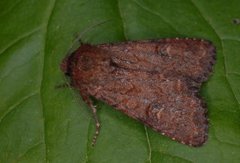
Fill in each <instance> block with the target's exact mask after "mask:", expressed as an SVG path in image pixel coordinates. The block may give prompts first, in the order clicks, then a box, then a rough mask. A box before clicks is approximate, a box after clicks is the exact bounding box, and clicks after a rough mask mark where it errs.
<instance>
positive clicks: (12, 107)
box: [0, 91, 38, 124]
mask: <svg viewBox="0 0 240 163" xmlns="http://www.w3.org/2000/svg"><path fill="white" fill-rule="evenodd" d="M37 93H38V92H37V91H35V92H33V93H31V94H28V95H27V96H25V97H23V98H22V99H20V100H19V101H18V102H16V103H15V104H13V105H12V106H10V107H9V109H8V110H7V111H6V112H5V113H4V114H3V115H2V117H0V124H1V123H2V121H3V119H4V118H5V117H7V115H8V114H10V113H11V112H12V111H14V110H15V109H16V108H17V107H18V106H19V105H21V104H23V103H24V102H25V101H27V100H28V99H30V98H31V97H33V96H35V95H36V94H37Z"/></svg>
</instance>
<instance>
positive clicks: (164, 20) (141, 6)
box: [133, 0, 179, 33]
mask: <svg viewBox="0 0 240 163" xmlns="http://www.w3.org/2000/svg"><path fill="white" fill-rule="evenodd" d="M133 2H134V3H135V4H137V5H138V6H139V7H140V8H142V9H143V10H145V11H147V12H148V13H150V14H152V15H156V16H158V17H159V18H160V19H161V20H162V21H163V22H164V23H166V24H168V25H169V26H170V27H171V29H172V30H173V31H174V32H176V33H179V32H178V31H177V29H176V28H175V27H174V26H173V25H172V24H171V23H170V22H169V21H168V20H167V19H165V18H164V17H163V16H162V15H160V14H159V13H157V12H154V11H152V10H150V9H149V8H147V7H145V6H143V5H142V4H140V3H139V2H137V1H136V0H133Z"/></svg>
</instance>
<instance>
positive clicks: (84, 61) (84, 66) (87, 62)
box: [79, 56, 93, 71]
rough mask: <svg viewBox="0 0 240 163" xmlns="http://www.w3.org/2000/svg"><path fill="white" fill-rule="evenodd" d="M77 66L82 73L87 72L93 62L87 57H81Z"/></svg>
mask: <svg viewBox="0 0 240 163" xmlns="http://www.w3.org/2000/svg"><path fill="white" fill-rule="evenodd" d="M79 65H81V67H82V69H83V70H84V71H88V70H90V69H91V67H92V65H93V60H92V59H91V58H90V57H88V56H81V58H80V63H79Z"/></svg>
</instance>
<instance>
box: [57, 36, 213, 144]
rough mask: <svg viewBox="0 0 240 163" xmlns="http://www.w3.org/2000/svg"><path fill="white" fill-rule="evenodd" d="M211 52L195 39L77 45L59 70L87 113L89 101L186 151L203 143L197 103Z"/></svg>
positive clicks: (203, 122) (203, 119)
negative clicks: (102, 104) (184, 146)
mask: <svg viewBox="0 0 240 163" xmlns="http://www.w3.org/2000/svg"><path fill="white" fill-rule="evenodd" d="M215 53H216V52H215V47H214V46H213V45H212V44H211V43H210V42H209V41H205V40H200V39H188V38H183V39H179V38H175V39H160V40H146V41H131V42H122V43H116V44H101V45H96V46H94V45H89V44H82V45H81V46H80V47H79V48H78V49H77V50H76V51H75V52H73V53H72V54H71V55H69V56H67V57H66V58H65V59H64V60H63V62H62V64H61V68H62V70H63V71H64V73H65V74H66V75H68V76H69V77H70V79H71V83H70V85H71V86H72V87H73V88H75V89H77V90H78V91H79V93H80V95H81V96H82V97H83V100H84V101H85V102H86V103H87V104H88V105H89V107H90V109H91V110H92V111H93V115H94V119H95V121H96V135H95V137H94V140H93V143H95V141H96V137H97V135H98V134H99V127H100V123H99V121H98V118H97V115H96V108H95V107H94V106H93V104H92V102H91V100H90V98H89V97H90V96H93V97H95V98H96V99H99V100H102V101H104V102H106V103H107V104H109V105H111V106H113V107H114V108H116V109H117V110H120V111H122V112H123V113H124V114H126V115H128V116H129V117H131V118H134V119H136V120H139V121H141V122H142V123H143V124H144V125H147V126H149V127H150V128H152V129H153V130H155V131H157V132H160V133H161V134H162V135H166V136H168V137H170V138H171V139H173V140H176V141H178V142H180V143H183V144H187V145H190V146H201V145H202V144H203V143H204V142H205V141H206V140H207V133H208V121H207V115H206V113H207V109H206V105H205V103H204V102H203V100H202V99H201V98H200V97H199V95H198V94H199V90H200V87H201V84H202V83H203V82H204V81H206V80H207V79H208V77H209V74H210V73H211V72H212V68H213V64H214V63H215Z"/></svg>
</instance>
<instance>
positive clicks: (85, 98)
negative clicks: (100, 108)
mask: <svg viewBox="0 0 240 163" xmlns="http://www.w3.org/2000/svg"><path fill="white" fill-rule="evenodd" d="M84 101H85V102H86V103H87V104H88V106H89V108H90V109H91V111H92V113H93V118H94V121H95V128H96V129H95V134H94V136H93V139H92V146H94V145H95V144H96V141H97V137H98V135H99V132H100V122H99V120H98V116H97V109H96V107H95V106H94V105H93V103H92V100H91V99H90V98H89V97H88V96H85V97H84Z"/></svg>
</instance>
